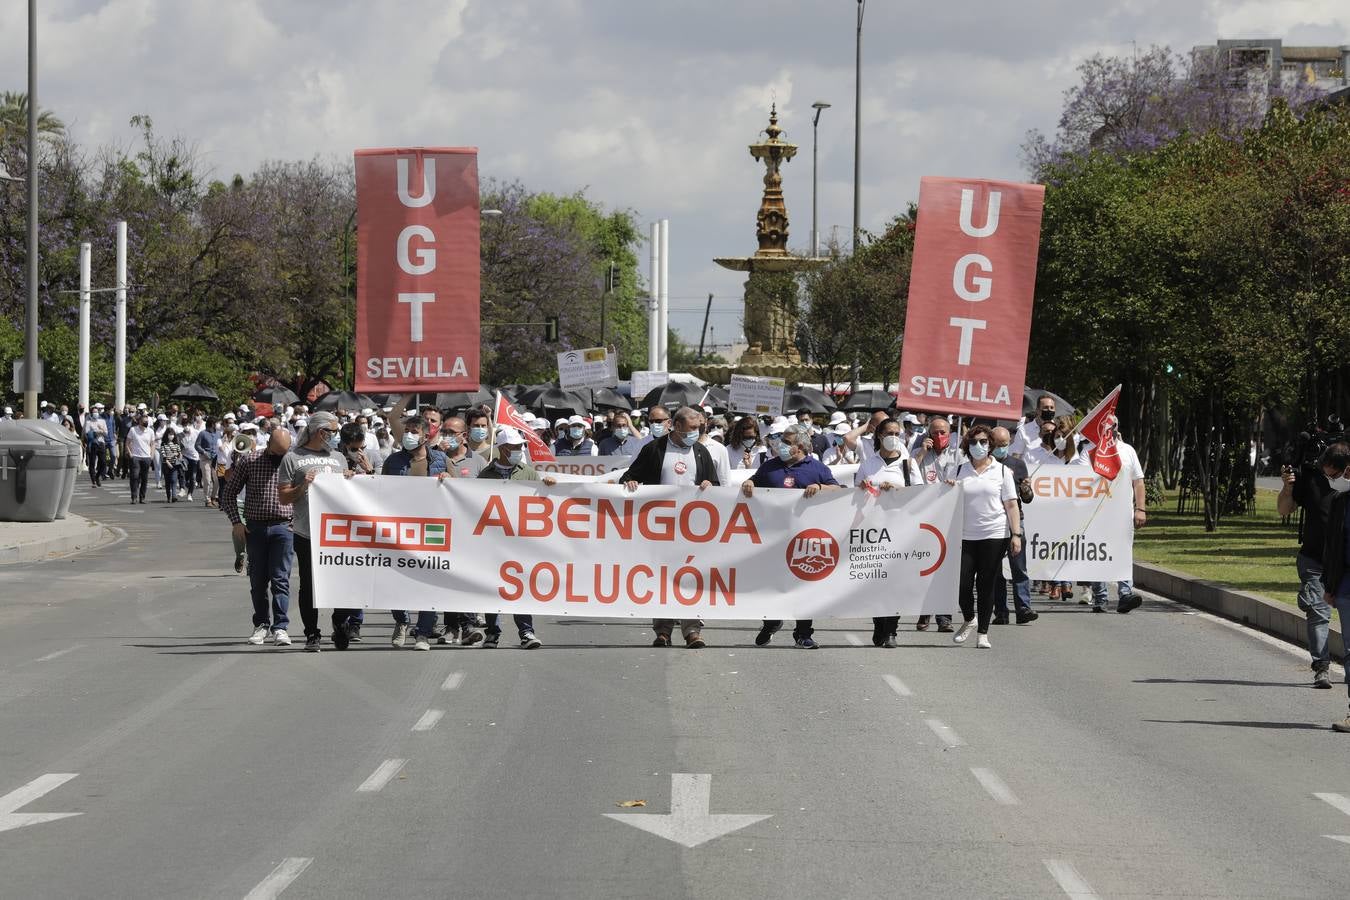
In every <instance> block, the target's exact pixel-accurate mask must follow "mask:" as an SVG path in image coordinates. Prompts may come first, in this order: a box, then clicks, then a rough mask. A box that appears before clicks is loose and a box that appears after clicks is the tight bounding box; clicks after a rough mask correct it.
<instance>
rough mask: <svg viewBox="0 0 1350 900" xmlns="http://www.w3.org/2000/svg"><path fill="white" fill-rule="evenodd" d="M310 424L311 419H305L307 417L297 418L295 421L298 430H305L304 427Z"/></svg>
mask: <svg viewBox="0 0 1350 900" xmlns="http://www.w3.org/2000/svg"><path fill="white" fill-rule="evenodd" d="M308 424H309V419H308V418H307V417H305V416H298V417H297V418H296V420H295V427H296V428H304V427H305V426H306V425H308Z"/></svg>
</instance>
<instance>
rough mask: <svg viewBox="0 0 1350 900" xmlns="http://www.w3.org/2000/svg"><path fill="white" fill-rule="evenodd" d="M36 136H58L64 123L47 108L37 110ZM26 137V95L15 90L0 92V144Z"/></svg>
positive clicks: (23, 139) (22, 139) (64, 125)
mask: <svg viewBox="0 0 1350 900" xmlns="http://www.w3.org/2000/svg"><path fill="white" fill-rule="evenodd" d="M37 130H38V137H45V136H52V135H54V136H60V135H64V134H65V133H66V124H65V123H64V122H62V121H61V120H60V119H58V118H57V117H56V115H55V114H54V113H53V112H52V111H51V110H49V109H41V110H38V116H37ZM27 139H28V95H27V94H26V93H22V92H17V91H5V92H3V93H0V144H3V143H8V142H10V141H11V140H13V141H16V142H22V141H26V140H27Z"/></svg>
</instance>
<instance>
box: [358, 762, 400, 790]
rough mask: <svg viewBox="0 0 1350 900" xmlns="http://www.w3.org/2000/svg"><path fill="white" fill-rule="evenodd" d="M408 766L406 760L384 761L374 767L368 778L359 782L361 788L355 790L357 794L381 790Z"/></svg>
mask: <svg viewBox="0 0 1350 900" xmlns="http://www.w3.org/2000/svg"><path fill="white" fill-rule="evenodd" d="M407 764H408V761H407V760H406V759H386V760H385V761H384V762H382V763H380V764H379V766H377V767H376V769H375V771H374V772H371V773H370V777H369V778H367V779H366V780H365V781H363V782H361V786H360V787H358V788H357V789H356V792H357V793H358V794H373V793H375V792H376V791H379V790H381V789H382V788H383V787H384V786H385V785H386V784H388V783H389V781H390V779H392V778H393V777H394V776H395V775H397V774H398V773H399V771H400V770H401V769H402V768H403V767H404V766H405V765H407Z"/></svg>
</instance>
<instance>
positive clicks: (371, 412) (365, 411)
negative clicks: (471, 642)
mask: <svg viewBox="0 0 1350 900" xmlns="http://www.w3.org/2000/svg"><path fill="white" fill-rule="evenodd" d="M361 415H363V416H366V417H367V418H369V417H370V416H373V415H375V410H373V409H371V408H370V407H369V406H367V407H366V408H365V409H363V410H361Z"/></svg>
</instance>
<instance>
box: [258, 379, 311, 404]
mask: <svg viewBox="0 0 1350 900" xmlns="http://www.w3.org/2000/svg"><path fill="white" fill-rule="evenodd" d="M253 400H254V402H255V403H270V404H272V405H273V406H285V405H287V404H289V403H298V402H299V401H300V398H299V397H297V396H295V391H293V390H291V389H290V388H288V387H283V386H282V385H279V384H274V385H272V386H271V387H265V388H263V389H262V390H260V391H258V393H256V394H254V395H253Z"/></svg>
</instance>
